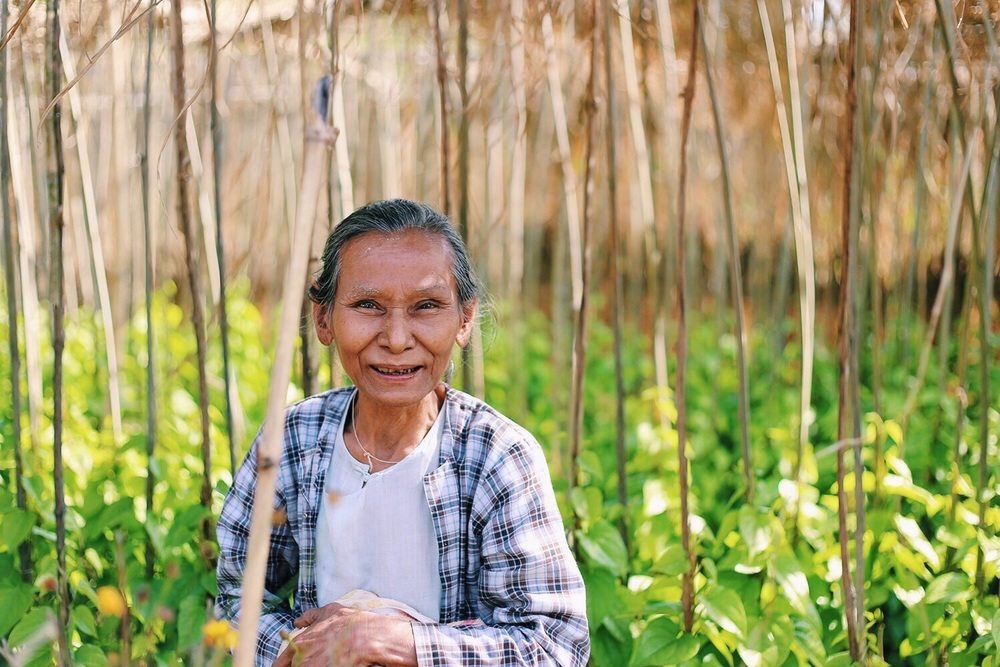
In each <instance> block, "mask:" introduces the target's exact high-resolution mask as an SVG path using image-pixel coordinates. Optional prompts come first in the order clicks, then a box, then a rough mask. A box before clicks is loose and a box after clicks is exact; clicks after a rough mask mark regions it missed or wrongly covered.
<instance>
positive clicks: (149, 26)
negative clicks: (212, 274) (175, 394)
mask: <svg viewBox="0 0 1000 667" xmlns="http://www.w3.org/2000/svg"><path fill="white" fill-rule="evenodd" d="M153 35H154V30H153V15H152V14H150V15H149V18H147V19H146V72H145V80H144V84H143V93H142V137H141V140H140V141H139V178H140V179H141V184H142V185H141V187H142V232H143V237H142V238H143V249H144V253H145V255H144V258H145V261H144V262H143V264H144V270H145V275H144V289H145V293H146V305H145V310H146V517H147V521H148V518H149V517H150V516H153V507H154V502H153V491H154V489H155V486H156V475H155V474H154V473H153V469H154V467H155V466H154V459H153V456H154V453H155V452H156V345H155V344H154V343H155V341H154V332H153V235H152V231H151V229H150V222H149V212H150V207H149V126H150V108H151V104H150V87H151V82H152V65H153ZM155 564H156V551H155V549H154V548H153V540H152V538H151V537H150V533H149V531H147V532H146V579H148V580H152V578H153V573H154V569H155Z"/></svg>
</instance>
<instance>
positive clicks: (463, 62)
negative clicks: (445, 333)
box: [458, 0, 482, 396]
mask: <svg viewBox="0 0 1000 667" xmlns="http://www.w3.org/2000/svg"><path fill="white" fill-rule="evenodd" d="M458 94H459V100H460V101H461V104H462V108H461V110H460V112H459V116H458V118H459V120H458V232H459V234H461V236H462V240H463V241H465V244H466V245H469V242H470V241H469V2H468V0H458ZM479 332H480V330H479V327H478V326H476V327H475V329H474V331H473V337H472V338H473V339H472V345H466V346H465V347H463V348H462V352H461V355H462V389H464V390H465V391H467V392H468V393H470V394H475V395H477V396H482V392H481V390H478V388H477V387H475V380H474V373H473V371H474V368H473V356H472V352H473V349H474V348H475V349H479V348H481V347H482V336H481V335H479V336H477V335H475V334H477V333H479Z"/></svg>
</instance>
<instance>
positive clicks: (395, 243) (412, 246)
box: [339, 228, 455, 270]
mask: <svg viewBox="0 0 1000 667" xmlns="http://www.w3.org/2000/svg"><path fill="white" fill-rule="evenodd" d="M387 248H394V249H396V250H403V251H406V250H407V249H408V250H410V251H411V252H413V253H414V254H424V255H426V254H427V253H428V252H434V251H436V250H438V249H440V250H441V251H442V255H441V256H442V258H443V261H444V262H445V265H446V266H447V267H448V268H449V269H451V268H452V265H453V264H454V262H455V254H454V251H453V250H452V248H451V245H450V244H449V243H448V240H447V239H446V238H445V237H444V236H443V235H442V234H439V233H437V232H434V231H430V230H424V229H414V228H410V229H401V230H398V231H392V232H386V231H382V230H372V231H369V232H365V233H363V234H359V235H358V236H355V237H354V238H352V239H351V240H349V241H348V242H347V243H345V244H344V247H343V248H342V249H341V251H340V257H339V261H340V267H341V270H343V268H344V267H345V266H346V265H347V262H349V261H351V259H353V258H359V257H363V256H365V255H367V254H369V253H371V252H376V251H379V250H383V249H387Z"/></svg>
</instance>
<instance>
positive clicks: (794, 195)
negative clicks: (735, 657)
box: [757, 0, 816, 526]
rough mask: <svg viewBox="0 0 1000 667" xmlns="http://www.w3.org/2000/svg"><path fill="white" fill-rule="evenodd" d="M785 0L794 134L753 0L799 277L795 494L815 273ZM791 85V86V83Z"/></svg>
mask: <svg viewBox="0 0 1000 667" xmlns="http://www.w3.org/2000/svg"><path fill="white" fill-rule="evenodd" d="M790 5H791V3H790V2H789V1H788V0H783V2H782V16H783V19H784V23H785V52H786V54H787V56H786V58H787V63H788V80H789V88H790V92H791V97H792V99H791V105H790V106H791V108H792V113H791V116H792V125H793V126H795V127H797V131H795V138H794V140H793V138H792V131H790V129H789V122H788V116H789V113H788V110H787V108H786V106H785V96H784V91H783V89H782V85H781V73H780V72H779V70H778V54H777V49H776V48H775V43H774V34H773V32H772V30H771V21H770V18H769V17H768V13H767V4H766V3H765V2H764V0H757V13H758V14H759V16H760V22H761V28H762V30H763V34H764V45H765V47H766V49H767V61H768V65H769V70H770V74H771V87H772V89H773V91H774V98H775V107H776V110H777V116H778V131H779V134H780V136H781V145H782V149H783V151H784V157H785V160H784V163H785V180H786V182H787V185H788V196H789V203H790V204H791V211H792V216H791V217H792V231H793V237H794V241H795V260H796V266H797V268H798V280H799V290H798V293H799V321H800V322H801V337H802V341H801V344H802V375H801V377H802V383H801V389H800V394H799V430H798V438H797V442H796V457H795V472H794V474H793V478H794V480H795V483H796V487H797V488H798V489H799V492H800V493H799V494H797V496H796V497H797V498H798V495H801V484H802V459H803V458H804V456H805V449H806V443H808V441H809V425H810V418H809V414H810V408H811V405H812V373H813V360H814V346H815V321H816V273H815V267H814V258H813V246H812V231H811V220H810V214H809V190H808V185H807V183H806V173H807V172H806V166H805V147H804V146H803V144H804V142H805V138H804V136H803V132H802V107H801V104H800V103H799V101H798V97H799V91H798V65H797V56H796V53H795V44H796V41H795V32H794V30H795V28H794V25H793V24H792V17H791V14H792V11H791V6H790ZM793 84H794V85H793ZM798 519H799V501H798V500H796V506H795V508H794V509H793V516H792V524H793V526H797V525H798Z"/></svg>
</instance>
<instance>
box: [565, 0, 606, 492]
mask: <svg viewBox="0 0 1000 667" xmlns="http://www.w3.org/2000/svg"><path fill="white" fill-rule="evenodd" d="M601 7H602V5H601V0H593V12H594V24H593V28H592V32H591V36H590V77H589V79H588V80H587V92H586V99H585V100H584V103H583V104H584V112H585V114H586V120H585V123H586V128H587V144H586V149H585V160H586V162H585V165H586V171H585V173H584V181H583V182H584V190H583V246H582V248H581V250H582V256H581V259H582V266H581V274H580V301H579V305H578V307H577V308H576V314H575V315H576V317H575V323H574V324H575V326H574V328H573V375H572V383H573V384H572V387H571V398H570V424H569V441H570V476H569V485H570V488H571V489H572V488H573V487H574V486H575V485H576V484H577V483H578V482H579V480H578V479H577V476H578V474H579V472H578V464H577V459H578V458H579V456H580V452H581V451H582V449H583V389H584V383H585V380H586V377H587V321H588V313H587V303H588V298H587V293H588V291H589V290H590V275H591V267H592V261H591V230H592V228H593V224H594V181H595V177H594V168H595V166H596V162H597V140H598V139H597V137H598V123H597V68H598V52H599V51H600V48H601V33H600V31H599V30H598V28H597V18H598V17H599V16H601Z"/></svg>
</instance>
